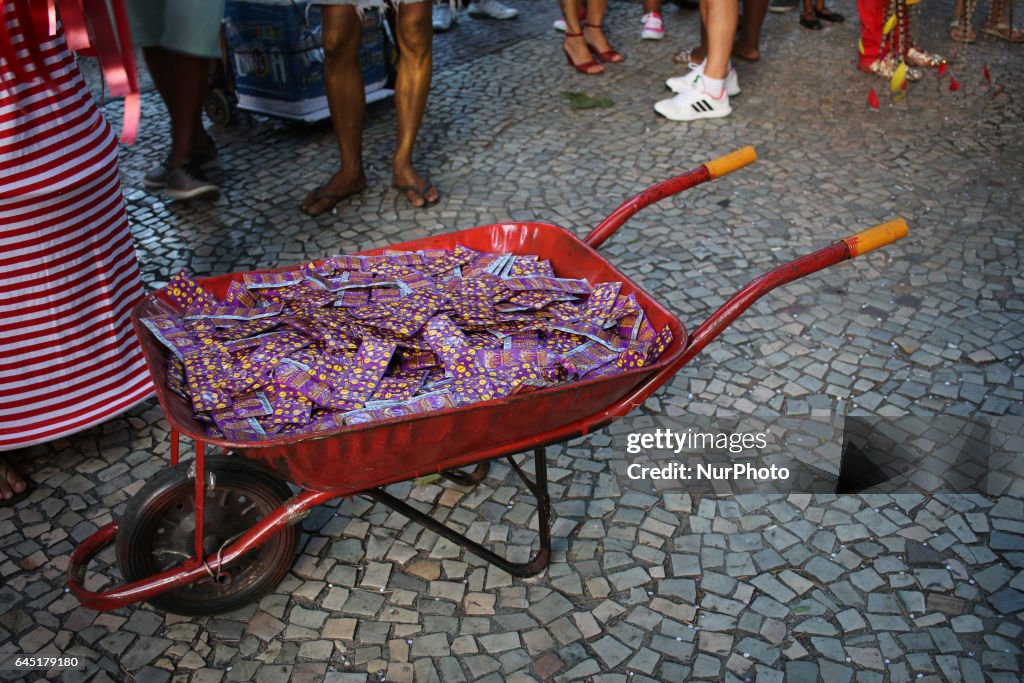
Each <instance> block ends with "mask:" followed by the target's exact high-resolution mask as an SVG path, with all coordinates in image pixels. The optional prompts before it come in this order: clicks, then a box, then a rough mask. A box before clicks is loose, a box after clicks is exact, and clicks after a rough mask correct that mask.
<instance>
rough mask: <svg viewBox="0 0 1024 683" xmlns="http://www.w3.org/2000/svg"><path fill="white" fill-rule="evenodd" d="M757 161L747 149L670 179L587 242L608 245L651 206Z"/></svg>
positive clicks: (626, 205)
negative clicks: (615, 234) (612, 238)
mask: <svg viewBox="0 0 1024 683" xmlns="http://www.w3.org/2000/svg"><path fill="white" fill-rule="evenodd" d="M755 161H757V154H756V153H755V152H754V148H753V147H744V148H742V149H738V150H736V151H735V152H730V153H729V154H726V155H725V156H723V157H719V158H718V159H715V160H713V161H709V162H707V163H705V164H701V165H700V166H698V167H697V168H695V169H692V170H690V171H687V172H686V173H683V174H682V175H678V176H676V177H675V178H669V179H668V180H664V181H662V182H660V183H658V184H657V185H652V186H651V187H649V188H647V189H646V190H644V191H643V192H641V193H640V194H638V195H636V196H634V197H630V198H629V199H627V200H626V201H624V202H623V203H622V204H621V205H620V206H619V208H617V209H615V210H614V211H612V212H611V213H610V214H609V215H608V217H607V218H605V219H604V220H603V221H601V222H600V223H599V224H598V226H597V227H596V228H594V230H593V231H592V232H591V233H590V234H589V235H587V236H586V238H584V240H583V241H584V242H586V243H587V244H588V245H589V246H591V247H593V248H594V249H597V248H598V247H600V246H601V245H602V244H604V241H605V240H606V239H608V238H609V237H611V236H612V233H614V232H615V231H616V230H618V229H619V228H621V227H622V225H623V224H624V223H625V222H626V221H627V220H629V219H630V217H632V216H633V214H635V213H636V212H637V211H639V210H640V209H642V208H644V207H645V206H650V205H651V204H653V203H655V202H658V201H661V200H662V199H664V198H665V197H671V196H672V195H674V194H678V193H679V192H682V191H683V190H688V189H690V188H691V187H693V186H695V185H700V184H701V183H706V182H707V181H709V180H714V179H715V178H721V177H722V176H724V175H725V174H727V173H732V172H733V171H737V170H739V169H741V168H743V167H744V166H748V165H749V164H752V163H754V162H755Z"/></svg>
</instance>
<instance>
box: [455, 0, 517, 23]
mask: <svg viewBox="0 0 1024 683" xmlns="http://www.w3.org/2000/svg"><path fill="white" fill-rule="evenodd" d="M466 10H467V11H468V12H469V13H470V14H471V15H472V16H482V17H490V18H491V19H515V18H516V17H518V16H519V10H517V9H515V8H512V7H509V6H508V5H505V4H502V3H501V2H499V1H498V0H476V2H471V3H469V7H467V8H466Z"/></svg>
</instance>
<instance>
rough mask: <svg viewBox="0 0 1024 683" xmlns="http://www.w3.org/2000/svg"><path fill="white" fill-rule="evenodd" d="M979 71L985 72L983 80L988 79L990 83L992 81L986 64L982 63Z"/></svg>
mask: <svg viewBox="0 0 1024 683" xmlns="http://www.w3.org/2000/svg"><path fill="white" fill-rule="evenodd" d="M981 72H982V73H983V74H985V80H986V81H988V82H989V83H991V82H992V74H990V73H989V72H988V64H985V65H983V66H982V67H981Z"/></svg>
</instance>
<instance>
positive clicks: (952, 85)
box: [949, 76, 960, 92]
mask: <svg viewBox="0 0 1024 683" xmlns="http://www.w3.org/2000/svg"><path fill="white" fill-rule="evenodd" d="M949 89H950V90H952V91H953V92H956V91H957V90H959V89H960V81H958V80H956V79H955V78H953V77H952V76H950V77H949Z"/></svg>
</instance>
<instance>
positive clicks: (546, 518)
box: [362, 448, 551, 576]
mask: <svg viewBox="0 0 1024 683" xmlns="http://www.w3.org/2000/svg"><path fill="white" fill-rule="evenodd" d="M533 457H534V463H535V466H536V467H535V469H536V472H537V474H536V479H535V480H534V481H531V480H530V479H529V478H528V477H527V476H526V473H525V472H523V470H522V468H520V467H519V465H518V464H516V463H515V461H513V460H512V458H511V457H509V462H511V463H512V468H513V469H514V470H515V471H516V474H518V475H519V476H520V477H521V478H522V479H523V481H524V482H525V483H526V486H527V487H528V488H529V489H530V492H531V493H533V495H534V497H535V498H536V499H537V526H538V530H539V536H540V547H539V548H538V549H537V552H536V553H535V554H534V556H533V557H532V558H530V560H529V561H527V562H510V561H509V560H508V559H506V558H504V557H501V556H500V555H496V554H495V553H494V552H492V551H490V550H488V549H487V548H485V547H484V546H482V545H480V544H479V543H477V542H476V541H472V540H470V539H468V538H466V536H465V535H463V534H460V533H459V532H457V531H455V530H454V529H451V528H450V527H448V526H445V525H444V524H443V523H442V522H439V521H437V520H436V519H434V518H433V517H431V516H430V515H427V514H425V513H422V512H420V511H419V510H417V509H416V508H414V507H412V506H411V505H409V504H408V503H406V502H405V501H402V500H399V499H398V498H395V497H394V496H392V495H391V494H390V493H387V492H385V491H384V490H383V489H370V490H369V491H364V492H363V494H362V495H365V496H368V497H370V498H372V499H373V500H376V501H378V502H380V503H383V504H384V505H387V506H388V507H389V508H391V509H392V510H394V511H396V512H398V513H400V514H402V515H405V516H406V517H408V518H409V519H411V520H413V521H415V522H419V523H420V524H422V525H423V526H425V527H427V528H428V529H430V530H431V531H433V532H434V533H436V534H437V535H438V536H443V537H445V538H447V539H448V540H449V541H451V542H452V543H455V544H457V545H459V546H460V547H462V548H465V549H466V550H468V551H469V552H471V553H473V554H474V555H476V556H477V557H481V558H483V559H485V560H487V561H488V562H490V563H491V564H493V565H495V566H497V567H500V568H501V569H504V570H505V571H507V572H508V573H509V574H512V575H513V576H533V575H534V574H539V573H540V572H542V571H544V569H545V567H547V566H548V563H549V562H550V561H551V500H550V498H549V497H548V459H547V452H546V451H545V449H544V448H538V449H536V450H535V451H534V453H533ZM479 470H480V466H477V470H476V471H474V472H473V474H471V475H465V476H466V477H473V476H475V475H476V474H477V473H478V471H479ZM460 474H461V473H460ZM481 478H482V477H481Z"/></svg>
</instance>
